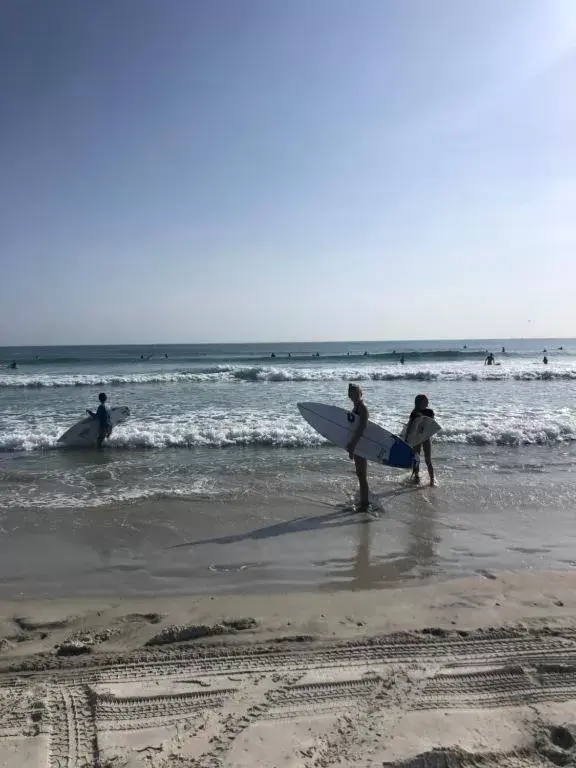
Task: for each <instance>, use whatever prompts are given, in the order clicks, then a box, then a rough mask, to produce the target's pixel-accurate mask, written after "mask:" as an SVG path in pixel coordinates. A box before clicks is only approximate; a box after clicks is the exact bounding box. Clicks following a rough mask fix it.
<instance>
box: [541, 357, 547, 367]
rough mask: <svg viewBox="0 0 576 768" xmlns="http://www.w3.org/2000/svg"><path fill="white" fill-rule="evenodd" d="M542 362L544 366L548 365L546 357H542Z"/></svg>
mask: <svg viewBox="0 0 576 768" xmlns="http://www.w3.org/2000/svg"><path fill="white" fill-rule="evenodd" d="M542 362H543V363H544V365H548V358H547V357H546V355H544V357H543V358H542Z"/></svg>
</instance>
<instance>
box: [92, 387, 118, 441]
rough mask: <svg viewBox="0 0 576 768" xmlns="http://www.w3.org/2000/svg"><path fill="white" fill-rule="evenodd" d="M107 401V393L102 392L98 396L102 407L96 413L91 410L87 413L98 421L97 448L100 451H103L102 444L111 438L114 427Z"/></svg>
mask: <svg viewBox="0 0 576 768" xmlns="http://www.w3.org/2000/svg"><path fill="white" fill-rule="evenodd" d="M107 399H108V398H107V397H106V393H105V392H100V394H99V395H98V400H100V405H99V406H98V408H97V409H96V413H94V412H93V411H90V410H87V411H86V413H87V414H88V415H89V416H92V418H93V419H96V420H97V421H98V437H97V438H96V446H97V448H98V450H101V449H102V443H103V442H104V440H105V439H106V438H107V437H110V434H111V432H112V425H111V423H110V411H109V410H108V408H107V407H106V400H107Z"/></svg>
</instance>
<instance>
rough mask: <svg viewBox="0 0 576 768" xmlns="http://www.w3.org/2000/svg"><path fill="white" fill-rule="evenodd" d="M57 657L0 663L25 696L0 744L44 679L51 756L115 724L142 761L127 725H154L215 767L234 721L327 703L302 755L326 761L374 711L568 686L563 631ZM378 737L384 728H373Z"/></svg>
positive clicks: (4, 691) (173, 747) (243, 725)
mask: <svg viewBox="0 0 576 768" xmlns="http://www.w3.org/2000/svg"><path fill="white" fill-rule="evenodd" d="M140 657H141V658H142V661H141V663H139V661H138V660H139V658H140ZM57 661H58V660H57V659H50V660H49V663H48V664H47V665H46V666H47V667H48V669H47V670H38V669H36V670H26V672H25V673H24V674H25V677H24V676H23V674H22V673H21V674H18V673H17V672H16V671H15V670H11V671H9V672H7V673H4V674H2V673H0V700H3V701H4V702H10V701H13V698H11V697H10V696H8V693H9V692H10V691H12V692H16V693H17V695H18V697H19V699H20V700H21V701H22V702H24V703H23V704H22V706H21V708H20V710H19V711H18V712H14V715H13V716H12V715H9V714H8V715H6V719H5V728H6V730H4V731H3V730H2V729H0V750H1V749H2V741H3V740H4V739H9V738H12V737H13V736H14V735H15V734H16V733H17V732H19V733H21V734H22V735H25V734H26V733H27V731H26V728H29V724H30V722H32V720H33V718H32V716H31V713H32V707H33V706H37V702H38V701H39V695H40V694H39V692H42V691H44V696H45V698H44V701H45V709H44V712H43V720H42V723H41V728H42V729H43V730H45V731H46V733H48V734H49V741H48V748H47V755H46V759H45V760H44V761H43V762H44V763H45V764H46V765H47V766H48V768H89V767H90V766H93V767H95V766H98V765H102V764H105V762H106V760H109V759H110V755H106V754H101V749H100V742H101V740H102V738H101V737H103V736H104V735H107V738H108V736H109V735H110V734H111V733H116V734H117V736H116V737H115V740H113V744H114V745H115V746H114V748H115V749H116V747H117V746H118V744H120V745H122V744H124V743H125V747H121V748H120V747H118V749H125V750H126V752H127V754H130V756H131V760H132V761H133V763H131V765H132V764H134V765H152V763H151V762H150V759H152V758H150V754H152V753H150V754H149V755H148V757H147V758H146V760H147V761H148V762H146V761H145V759H144V757H143V756H142V755H138V754H137V753H138V752H139V750H135V749H134V748H132V747H131V746H130V744H131V734H132V735H133V734H135V733H136V732H138V733H139V734H140V737H141V738H140V741H139V742H138V743H141V742H142V738H144V740H146V739H147V738H148V737H147V736H146V734H148V733H150V734H151V735H150V737H149V739H150V743H151V744H152V746H151V747H150V749H151V750H158V751H159V752H158V754H159V757H158V761H159V762H156V757H155V754H156V753H155V752H154V753H153V760H154V763H153V764H154V765H156V764H158V765H161V764H162V760H166V759H167V758H168V757H170V759H172V758H173V761H176V762H174V763H173V764H175V765H176V764H177V761H178V760H181V761H183V762H182V765H184V764H187V765H194V766H198V767H199V768H213V767H214V766H219V765H222V764H223V762H225V761H226V760H227V759H228V756H229V754H230V750H231V749H232V748H233V746H234V744H235V741H236V740H237V739H238V738H239V736H240V735H241V734H244V736H243V739H244V740H246V738H248V739H250V738H252V737H251V736H250V729H251V728H252V727H253V726H256V725H260V724H263V723H265V722H266V721H268V722H270V723H273V722H274V721H276V722H277V721H278V720H279V719H283V718H284V719H286V720H292V721H295V722H296V721H297V720H298V719H302V718H304V719H314V718H316V719H319V718H321V717H322V716H323V715H325V714H329V715H330V717H329V718H328V719H327V720H326V726H325V725H324V722H323V723H322V724H321V726H319V730H318V733H321V735H319V736H318V738H317V739H316V741H315V743H313V744H312V746H311V747H308V748H307V749H306V752H305V753H302V755H301V759H302V758H303V759H304V762H305V764H307V765H310V766H312V765H318V764H319V763H320V762H321V763H322V765H326V766H329V765H332V764H333V763H334V761H336V760H337V759H338V758H339V757H341V756H342V755H345V754H353V753H354V749H355V746H354V745H355V743H356V742H357V741H358V739H359V738H360V737H361V736H362V735H363V734H364V735H365V733H366V730H367V729H368V728H369V727H370V723H375V722H376V721H377V720H378V719H379V718H380V716H381V713H383V712H386V713H387V716H388V723H394V722H396V721H398V720H399V719H400V717H401V716H402V715H403V714H405V713H406V712H409V711H419V710H426V709H429V710H431V709H445V708H452V709H455V708H465V709H485V708H494V707H513V706H517V705H520V704H521V705H526V704H537V703H540V702H547V701H554V702H556V701H566V700H569V699H575V700H576V642H575V636H574V634H573V633H570V634H569V633H567V636H566V637H563V636H562V635H560V634H558V633H555V634H554V635H552V634H550V633H546V632H542V633H537V632H532V633H529V632H522V631H518V630H513V631H505V630H503V631H499V632H493V633H486V632H478V633H470V634H469V635H467V636H465V637H462V636H460V635H448V636H447V635H445V634H442V635H440V636H436V635H409V634H408V635H393V636H389V637H383V638H375V639H373V640H369V641H362V642H351V643H343V642H338V643H325V642H323V643H322V644H320V643H319V644H318V645H315V644H314V643H310V644H307V645H306V646H301V645H298V646H293V647H286V646H285V645H284V644H283V645H282V647H281V648H279V647H278V646H277V645H272V644H253V645H252V646H251V647H250V648H247V647H245V646H235V647H233V648H230V647H228V648H210V647H204V648H198V647H193V646H187V647H180V648H179V649H178V650H176V649H169V651H168V652H158V651H156V652H155V653H154V654H150V653H144V654H139V653H133V654H131V655H130V656H129V657H128V660H127V661H122V662H120V663H119V659H118V656H114V657H110V656H102V657H97V656H95V657H92V658H91V659H90V661H89V662H87V661H86V659H84V658H82V657H79V658H78V660H77V661H75V660H72V661H70V660H68V659H66V660H65V663H63V664H61V665H59V664H57V663H55V662H57ZM22 666H24V667H25V666H26V665H22ZM226 679H228V680H230V681H231V682H232V684H230V683H229V682H228V683H226V682H225V680H226ZM190 686H194V689H193V690H190ZM26 702H30V703H29V704H28V703H26ZM334 716H335V717H336V719H334ZM169 726H170V727H171V728H169ZM391 727H392V726H391ZM163 729H164V730H163ZM272 730H273V729H272ZM164 732H165V734H166V735H165V736H162V735H161V734H162V733H164ZM159 733H160V735H158V734H159ZM99 737H100V739H99ZM388 737H389V733H388V730H387V731H386V733H384V732H382V738H384V739H385V738H388ZM259 738H261V736H260V737H259ZM268 738H271V737H268ZM123 739H125V742H124V741H123ZM154 739H156V741H154ZM107 743H108V742H107ZM146 743H149V742H148V741H147V742H146ZM154 744H156V745H158V744H160V746H154ZM131 750H132V751H131Z"/></svg>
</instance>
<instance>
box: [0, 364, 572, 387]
mask: <svg viewBox="0 0 576 768" xmlns="http://www.w3.org/2000/svg"><path fill="white" fill-rule="evenodd" d="M223 381H230V382H234V381H236V382H240V383H242V382H245V383H250V382H252V383H254V382H256V383H258V382H270V383H281V382H305V381H495V382H499V381H576V364H575V365H573V366H564V367H562V368H554V369H547V370H542V366H538V365H537V364H526V365H524V366H523V367H517V366H515V367H510V368H508V367H506V368H505V367H504V366H502V367H489V366H486V367H484V366H482V367H479V366H474V367H472V366H466V367H464V366H451V367H445V368H439V367H437V366H434V367H429V368H425V367H412V366H406V367H400V366H397V365H395V366H387V367H386V366H379V367H375V366H361V367H339V368H326V367H322V366H318V367H310V368H304V367H298V366H286V367H275V366H224V365H222V366H213V367H210V368H198V369H191V370H180V371H166V372H146V373H105V374H98V373H93V374H92V373H69V374H64V373H62V374H60V373H56V374H52V373H45V374H34V375H32V374H24V373H19V372H17V373H12V374H0V388H11V389H18V388H36V389H39V388H53V387H95V386H112V387H116V386H124V385H140V384H159V385H170V384H182V383H191V384H193V383H198V384H209V383H211V382H214V383H216V382H223Z"/></svg>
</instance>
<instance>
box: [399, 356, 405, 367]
mask: <svg viewBox="0 0 576 768" xmlns="http://www.w3.org/2000/svg"><path fill="white" fill-rule="evenodd" d="M400 365H404V355H400Z"/></svg>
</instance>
